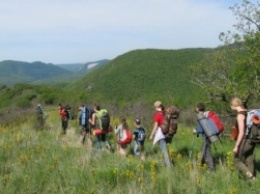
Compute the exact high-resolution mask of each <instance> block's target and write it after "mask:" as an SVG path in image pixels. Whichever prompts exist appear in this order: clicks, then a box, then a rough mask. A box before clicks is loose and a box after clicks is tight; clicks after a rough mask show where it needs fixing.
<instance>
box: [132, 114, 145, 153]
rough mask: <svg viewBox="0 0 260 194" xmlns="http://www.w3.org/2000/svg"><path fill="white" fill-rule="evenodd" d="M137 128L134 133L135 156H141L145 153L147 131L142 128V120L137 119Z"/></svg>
mask: <svg viewBox="0 0 260 194" xmlns="http://www.w3.org/2000/svg"><path fill="white" fill-rule="evenodd" d="M134 124H135V127H136V129H135V130H134V133H133V139H134V155H135V156H138V157H139V156H141V153H142V152H143V151H144V141H145V129H144V128H143V127H142V126H141V120H140V119H138V118H137V119H135V122H134Z"/></svg>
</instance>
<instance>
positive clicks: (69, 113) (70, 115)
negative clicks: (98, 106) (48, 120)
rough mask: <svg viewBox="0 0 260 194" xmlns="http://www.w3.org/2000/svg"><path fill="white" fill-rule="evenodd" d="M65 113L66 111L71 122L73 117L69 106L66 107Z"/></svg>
mask: <svg viewBox="0 0 260 194" xmlns="http://www.w3.org/2000/svg"><path fill="white" fill-rule="evenodd" d="M66 111H67V114H68V115H67V117H68V119H71V120H73V115H72V110H71V106H70V105H68V104H67V105H66Z"/></svg>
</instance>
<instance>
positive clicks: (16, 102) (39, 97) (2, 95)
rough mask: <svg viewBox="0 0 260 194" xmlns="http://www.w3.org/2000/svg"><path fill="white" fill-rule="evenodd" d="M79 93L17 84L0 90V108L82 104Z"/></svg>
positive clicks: (43, 86) (51, 87) (49, 87)
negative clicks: (39, 104)
mask: <svg viewBox="0 0 260 194" xmlns="http://www.w3.org/2000/svg"><path fill="white" fill-rule="evenodd" d="M80 95H83V93H81V92H73V91H63V90H62V89H60V88H58V87H55V86H45V85H29V84H17V85H15V86H13V87H10V88H9V87H3V88H2V89H0V108H7V107H9V108H10V107H12V108H16V107H18V108H28V107H31V106H32V105H36V104H38V103H42V104H46V105H53V104H58V103H64V104H65V103H68V104H75V103H80V102H81V103H82V101H81V99H80ZM85 100H86V99H85Z"/></svg>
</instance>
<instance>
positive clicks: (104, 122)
mask: <svg viewBox="0 0 260 194" xmlns="http://www.w3.org/2000/svg"><path fill="white" fill-rule="evenodd" d="M96 115H97V118H98V122H99V127H100V128H101V129H102V130H104V131H108V130H109V127H110V116H109V114H108V112H107V110H106V109H102V110H100V111H98V112H97V113H96Z"/></svg>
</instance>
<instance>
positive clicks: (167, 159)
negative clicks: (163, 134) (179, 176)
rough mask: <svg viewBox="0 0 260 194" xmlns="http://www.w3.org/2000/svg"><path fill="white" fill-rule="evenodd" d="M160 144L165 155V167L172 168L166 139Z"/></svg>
mask: <svg viewBox="0 0 260 194" xmlns="http://www.w3.org/2000/svg"><path fill="white" fill-rule="evenodd" d="M159 144H160V148H161V150H162V152H163V155H164V163H165V165H166V166H167V167H172V162H171V159H170V156H169V152H168V148H167V144H166V141H165V139H161V140H160V141H159Z"/></svg>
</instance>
